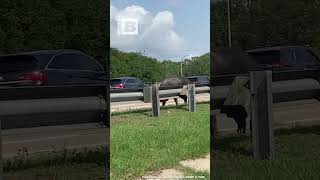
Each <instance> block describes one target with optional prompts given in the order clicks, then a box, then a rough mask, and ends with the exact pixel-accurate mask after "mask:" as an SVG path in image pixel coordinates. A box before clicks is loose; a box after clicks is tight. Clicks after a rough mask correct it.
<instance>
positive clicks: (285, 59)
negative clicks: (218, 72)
mask: <svg viewBox="0 0 320 180" xmlns="http://www.w3.org/2000/svg"><path fill="white" fill-rule="evenodd" d="M246 52H247V53H248V54H249V56H251V57H252V58H253V59H254V60H255V62H256V63H257V64H258V65H259V66H260V67H263V66H264V67H265V69H270V70H274V71H280V70H288V69H290V70H302V69H303V70H307V69H317V68H319V67H320V66H319V65H320V61H319V58H318V56H317V55H316V54H315V53H314V52H313V51H312V50H311V49H309V48H307V47H303V46H276V47H267V48H259V49H252V50H248V51H246Z"/></svg>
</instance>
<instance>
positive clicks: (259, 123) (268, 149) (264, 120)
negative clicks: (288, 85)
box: [250, 71, 274, 159]
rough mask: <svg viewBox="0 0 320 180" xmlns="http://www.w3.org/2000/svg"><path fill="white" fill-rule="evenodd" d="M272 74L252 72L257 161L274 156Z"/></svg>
mask: <svg viewBox="0 0 320 180" xmlns="http://www.w3.org/2000/svg"><path fill="white" fill-rule="evenodd" d="M271 84H272V72H271V71H254V72H250V91H251V120H252V142H253V155H254V157H255V158H257V159H269V158H272V156H273V151H274V150H273V148H274V147H273V146H274V145H273V136H274V134H273V133H274V132H273V124H272V123H273V122H272V121H273V112H272V103H273V101H272V87H271Z"/></svg>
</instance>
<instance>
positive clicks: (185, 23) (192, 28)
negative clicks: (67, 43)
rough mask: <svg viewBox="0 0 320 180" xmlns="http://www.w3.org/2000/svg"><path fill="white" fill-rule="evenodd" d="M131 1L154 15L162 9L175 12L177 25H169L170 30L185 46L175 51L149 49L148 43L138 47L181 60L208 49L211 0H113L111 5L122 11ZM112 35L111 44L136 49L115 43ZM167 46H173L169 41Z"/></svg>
mask: <svg viewBox="0 0 320 180" xmlns="http://www.w3.org/2000/svg"><path fill="white" fill-rule="evenodd" d="M132 5H135V6H139V7H143V8H144V9H145V10H146V11H148V12H150V14H151V15H152V16H156V15H157V14H158V13H159V12H163V11H169V12H170V13H172V15H173V19H174V25H173V26H172V27H171V28H170V31H171V30H172V31H174V33H175V34H176V35H177V36H178V37H179V38H180V39H182V40H183V43H181V44H183V47H180V48H178V49H177V50H176V51H174V52H172V53H169V52H168V50H165V49H163V50H159V51H158V52H157V50H148V49H149V48H148V47H140V48H139V50H140V49H143V48H145V50H144V51H145V53H146V55H149V56H153V57H156V58H158V59H160V60H161V59H171V60H179V58H182V57H183V56H186V55H193V56H195V55H201V54H204V53H207V52H209V50H210V0H111V6H113V7H115V8H117V9H118V10H120V11H121V10H123V9H125V8H126V7H128V6H132ZM112 36H115V35H113V34H111V47H116V48H118V49H121V50H124V51H135V48H133V47H128V46H129V45H122V44H116V43H113V42H112V41H115V40H114V39H113V38H112ZM155 42H159V41H155ZM163 43H165V42H163ZM168 43H169V42H168ZM134 45H135V44H134V43H132V44H130V46H134ZM175 45H176V44H175ZM146 46H147V45H146ZM149 46H150V45H149ZM164 46H165V45H164ZM168 46H170V43H169V44H168ZM150 49H152V48H150ZM158 49H159V48H158ZM139 50H137V51H139ZM149 51H150V52H149ZM164 52H165V53H164Z"/></svg>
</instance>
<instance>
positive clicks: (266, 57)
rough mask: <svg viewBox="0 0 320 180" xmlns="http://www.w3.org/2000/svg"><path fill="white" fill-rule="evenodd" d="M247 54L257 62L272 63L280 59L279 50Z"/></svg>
mask: <svg viewBox="0 0 320 180" xmlns="http://www.w3.org/2000/svg"><path fill="white" fill-rule="evenodd" d="M249 55H250V56H251V57H253V58H254V59H255V61H256V62H257V63H258V64H273V63H277V62H279V61H280V51H263V52H251V53H249Z"/></svg>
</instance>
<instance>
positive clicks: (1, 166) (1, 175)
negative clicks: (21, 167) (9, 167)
mask: <svg viewBox="0 0 320 180" xmlns="http://www.w3.org/2000/svg"><path fill="white" fill-rule="evenodd" d="M0 118H1V117H0ZM1 122H2V121H1V119H0V180H2V179H3V160H2V125H1Z"/></svg>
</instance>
